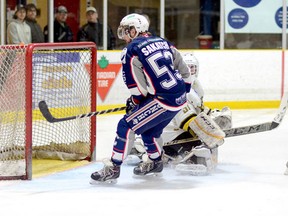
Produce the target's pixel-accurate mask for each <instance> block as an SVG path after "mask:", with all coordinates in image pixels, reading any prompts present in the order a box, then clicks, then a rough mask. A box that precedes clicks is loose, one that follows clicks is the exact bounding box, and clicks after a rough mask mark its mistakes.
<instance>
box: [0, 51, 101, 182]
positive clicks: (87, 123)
mask: <svg viewBox="0 0 288 216" xmlns="http://www.w3.org/2000/svg"><path fill="white" fill-rule="evenodd" d="M26 48H27V47H25V46H21V47H15V46H14V47H13V46H3V47H2V49H1V53H0V65H1V66H0V179H1V176H2V177H5V176H13V175H17V176H19V175H22V174H24V173H25V168H26V165H25V162H26V161H25V150H26V146H27V142H26V132H27V130H31V129H32V156H33V157H35V158H50V159H60V160H82V159H87V158H90V157H91V120H90V118H82V119H75V120H71V121H67V122H60V123H49V122H47V121H46V120H45V119H44V118H43V116H42V114H41V113H40V111H39V108H38V103H39V101H41V100H45V101H46V103H47V104H48V106H49V108H50V111H51V113H52V114H53V116H55V117H56V118H60V117H68V116H75V115H79V114H83V113H88V112H91V98H92V97H91V89H92V88H91V86H92V80H91V71H90V70H91V59H92V58H91V49H90V48H86V49H85V48H83V49H81V50H77V49H72V48H69V47H68V48H67V49H63V47H62V48H61V49H54V48H53V50H47V49H46V50H41V49H37V50H34V51H33V55H32V56H33V57H32V59H31V61H32V68H33V69H32V75H33V76H32V78H33V84H32V87H33V91H32V128H27V124H26V123H27V119H26V114H27V110H26V101H27V100H26V94H25V89H27V88H26V86H25V80H26V79H27V77H25V76H28V75H27V74H28V73H27V71H26V70H25V68H26V65H25V60H26V59H25V58H26V55H25V52H26ZM28 79H29V77H28ZM95 99H96V98H95ZM12 168H13V169H12ZM12 170H15V171H12Z"/></svg>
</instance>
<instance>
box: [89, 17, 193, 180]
mask: <svg viewBox="0 0 288 216" xmlns="http://www.w3.org/2000/svg"><path fill="white" fill-rule="evenodd" d="M148 28H149V24H148V21H147V20H146V18H145V17H144V16H142V15H139V14H136V13H134V14H130V15H127V16H125V17H124V18H123V19H122V21H121V22H120V26H119V27H118V31H117V34H118V37H119V39H122V40H125V41H126V42H127V44H128V45H127V47H126V48H124V49H123V51H122V54H121V61H122V76H123V80H124V83H125V84H126V86H127V88H128V89H129V90H130V93H131V96H130V97H129V98H128V99H127V101H126V106H127V108H126V114H125V115H124V116H123V118H122V119H121V120H120V121H119V123H118V126H117V131H116V138H115V142H114V146H113V151H112V156H111V161H109V163H106V164H104V167H103V168H102V169H101V170H99V171H96V172H94V173H92V175H91V179H92V180H91V183H94V182H105V181H109V182H113V181H115V180H116V179H117V178H118V177H119V176H120V166H121V164H122V162H123V161H124V159H125V157H126V156H127V153H128V152H129V150H128V148H129V146H132V144H131V143H133V142H134V139H135V134H137V135H141V137H142V140H143V142H144V145H145V148H146V150H147V154H148V157H149V160H148V161H146V162H143V163H140V164H139V165H138V166H137V167H135V168H134V171H133V172H134V174H135V175H147V174H151V173H160V172H162V170H163V161H162V154H163V149H162V146H163V141H162V139H161V134H162V132H163V128H165V127H166V126H167V125H168V123H169V122H170V121H171V120H172V119H173V118H174V116H175V115H176V114H177V113H178V111H179V110H181V109H182V108H183V107H184V106H185V105H186V93H187V92H189V91H190V88H191V74H190V72H189V69H188V67H187V65H186V64H185V62H184V61H183V59H182V56H181V54H180V53H179V51H178V50H177V49H176V48H175V47H174V46H173V45H172V44H170V42H168V41H166V40H164V39H163V38H160V37H156V36H151V34H149V32H148Z"/></svg>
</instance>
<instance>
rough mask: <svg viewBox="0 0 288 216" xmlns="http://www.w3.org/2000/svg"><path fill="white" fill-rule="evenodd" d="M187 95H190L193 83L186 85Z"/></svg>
mask: <svg viewBox="0 0 288 216" xmlns="http://www.w3.org/2000/svg"><path fill="white" fill-rule="evenodd" d="M185 89H186V93H189V92H190V90H191V83H185Z"/></svg>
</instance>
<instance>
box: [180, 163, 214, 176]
mask: <svg viewBox="0 0 288 216" xmlns="http://www.w3.org/2000/svg"><path fill="white" fill-rule="evenodd" d="M175 170H176V171H177V172H179V173H181V174H185V175H193V176H205V175H208V174H209V171H208V169H207V167H206V166H204V165H202V164H178V165H176V166H175Z"/></svg>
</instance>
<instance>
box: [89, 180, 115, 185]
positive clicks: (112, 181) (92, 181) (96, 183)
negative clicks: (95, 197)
mask: <svg viewBox="0 0 288 216" xmlns="http://www.w3.org/2000/svg"><path fill="white" fill-rule="evenodd" d="M89 183H90V184H91V185H114V184H116V183H117V179H109V180H106V181H96V180H94V179H90V182H89Z"/></svg>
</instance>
